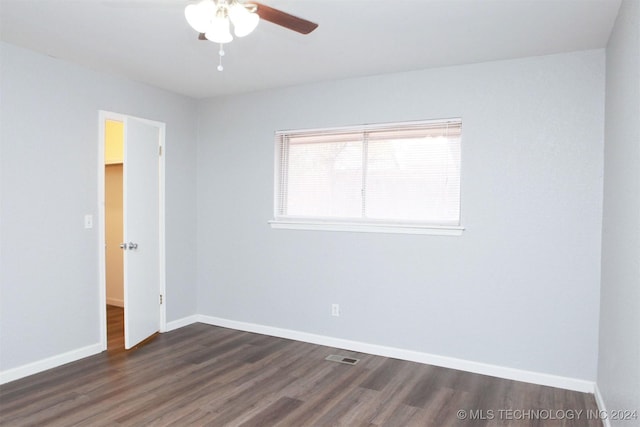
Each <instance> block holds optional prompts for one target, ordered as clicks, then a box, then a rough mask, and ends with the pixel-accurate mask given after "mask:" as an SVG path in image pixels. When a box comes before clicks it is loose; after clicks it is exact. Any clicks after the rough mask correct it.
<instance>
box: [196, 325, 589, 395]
mask: <svg viewBox="0 0 640 427" xmlns="http://www.w3.org/2000/svg"><path fill="white" fill-rule="evenodd" d="M197 318H198V321H199V322H202V323H207V324H209V325H215V326H221V327H224V328H231V329H238V330H241V331H246V332H255V333H258V334H264V335H271V336H275V337H280V338H288V339H292V340H296V341H303V342H308V343H312V344H319V345H324V346H327V347H335V348H342V349H345V350H350V351H357V352H360V353H368V354H374V355H377V356H384V357H392V358H395V359H402V360H408V361H411V362H418V363H425V364H429V365H435V366H441V367H444V368H451V369H458V370H461V371H466V372H473V373H476V374H482V375H490V376H492V377H498V378H504V379H509V380H515V381H523V382H527V383H533V384H539V385H545V386H550V387H557V388H563V389H567V390H574V391H580V392H583V393H594V386H595V383H594V382H592V381H586V380H581V379H577V378H569V377H561V376H557V375H550V374H544V373H540V372H532V371H525V370H521V369H514V368H507V367H504V366H498V365H490V364H486V363H480V362H473V361H470V360H464V359H457V358H454V357H448V356H439V355H435V354H429V353H422V352H418V351H412V350H404V349H401V348H395V347H387V346H382V345H377V344H369V343H364V342H359V341H351V340H345V339H341V338H333V337H327V336H323V335H316V334H311V333H307V332H300V331H294V330H290V329H282V328H275V327H271V326H265V325H259V324H254V323H246V322H239V321H236V320H229V319H222V318H219V317H212V316H204V315H198V316H197Z"/></svg>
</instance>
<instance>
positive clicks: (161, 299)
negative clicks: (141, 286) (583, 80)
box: [160, 294, 162, 305]
mask: <svg viewBox="0 0 640 427" xmlns="http://www.w3.org/2000/svg"><path fill="white" fill-rule="evenodd" d="M160 305H162V294H160Z"/></svg>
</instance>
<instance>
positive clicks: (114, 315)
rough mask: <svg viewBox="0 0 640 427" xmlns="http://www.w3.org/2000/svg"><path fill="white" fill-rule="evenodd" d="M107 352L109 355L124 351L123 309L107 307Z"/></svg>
mask: <svg viewBox="0 0 640 427" xmlns="http://www.w3.org/2000/svg"><path fill="white" fill-rule="evenodd" d="M107 350H108V351H109V353H118V352H123V351H124V308H122V307H116V306H114V305H108V306H107Z"/></svg>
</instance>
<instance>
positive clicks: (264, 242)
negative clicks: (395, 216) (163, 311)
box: [197, 50, 605, 381]
mask: <svg viewBox="0 0 640 427" xmlns="http://www.w3.org/2000/svg"><path fill="white" fill-rule="evenodd" d="M604 65H605V61H604V51H602V50H597V51H587V52H579V53H573V54H566V55H557V56H547V57H536V58H528V59H522V60H514V61H504V62H492V63H484V64H477V65H467V66H460V67H451V68H441V69H431V70H425V71H417V72H409V73H403V74H394V75H386V76H377V77H369V78H360V79H352V80H344V81H333V82H326V83H319V84H313V85H306V86H300V87H292V88H286V89H280V90H273V91H265V92H260V93H254V94H247V95H240V96H233V97H224V98H217V99H210V100H206V101H202V102H201V104H200V111H199V126H198V129H199V137H198V251H197V253H198V313H200V314H203V315H208V316H216V317H221V318H226V319H230V320H238V321H244V322H252V323H257V324H261V325H267V326H273V327H280V328H288V329H292V330H297V331H304V332H309V333H315V334H320V335H325V336H330V337H336V338H344V339H348V340H356V341H362V342H368V343H372V344H379V345H386V346H392V347H398V348H401V349H407V350H415V351H419V352H426V353H432V354H437V355H442V356H450V357H456V358H461V359H466V360H471V361H477V362H484V363H489V364H495V365H500V366H505V367H511V368H517V369H525V370H531V371H536V372H544V373H549V374H555V375H560V376H566V377H572V378H579V379H585V380H590V381H593V380H595V379H596V366H597V349H598V341H597V340H598V310H599V283H600V250H601V233H600V230H601V219H602V167H603V134H604V120H603V117H604V71H605V70H604ZM446 117H462V119H463V140H462V141H463V142H462V144H463V160H462V224H463V225H464V226H465V227H466V231H465V232H464V235H463V236H462V237H442V236H416V235H391V234H366V233H347V232H320V231H293V230H272V229H270V227H269V226H268V225H267V221H268V220H269V219H271V217H272V209H273V133H274V131H276V130H281V129H296V128H317V127H328V126H341V125H349V124H361V123H377V122H390V121H404V120H419V119H433V118H446ZM331 303H339V304H340V305H341V310H342V313H341V317H339V318H335V317H331V316H330V305H331Z"/></svg>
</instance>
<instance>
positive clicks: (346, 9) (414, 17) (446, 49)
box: [0, 0, 620, 98]
mask: <svg viewBox="0 0 640 427" xmlns="http://www.w3.org/2000/svg"><path fill="white" fill-rule="evenodd" d="M262 2H263V3H265V4H268V5H270V6H272V7H276V8H279V9H282V10H284V11H286V12H288V13H291V14H293V15H296V16H300V17H302V18H305V19H308V20H310V21H314V22H317V23H318V24H319V27H318V29H317V30H316V31H314V32H313V33H311V34H309V35H306V36H305V35H301V34H298V33H295V32H292V31H289V30H285V29H283V28H281V27H278V26H276V25H273V24H271V23H269V22H261V23H260V24H259V25H258V28H257V29H256V31H254V32H253V33H252V34H250V35H249V36H247V37H245V38H242V39H238V38H236V39H235V40H234V41H233V42H231V43H230V44H228V45H226V46H225V50H226V55H225V57H224V60H223V61H224V67H225V69H224V71H223V72H218V71H217V70H216V67H217V65H218V53H217V52H218V46H217V45H215V44H213V43H211V42H208V41H198V40H197V34H196V32H195V31H193V30H192V29H191V28H190V27H189V25H188V24H187V22H186V20H185V18H184V7H185V5H186V4H188V2H187V0H0V36H1V38H2V40H3V41H6V42H8V43H12V44H16V45H19V46H22V47H25V48H28V49H32V50H35V51H38V52H42V53H45V54H47V55H50V56H53V57H57V58H61V59H64V60H68V61H71V62H75V63H78V64H82V65H84V66H87V67H90V68H93V69H98V70H102V71H106V72H109V73H112V74H116V75H120V76H124V77H127V78H130V79H133V80H137V81H141V82H146V83H148V84H151V85H154V86H158V87H161V88H164V89H167V90H170V91H173V92H177V93H181V94H185V95H189V96H192V97H197V98H203V97H210V96H216V95H221V94H230V93H239V92H249V91H254V90H260V89H267V88H273V87H282V86H291V85H296V84H301V83H309V82H314V81H322V80H333V79H342V78H348V77H355V76H365V75H375V74H384V73H391V72H399V71H408V70H416V69H422V68H430V67H439V66H446V65H456V64H466V63H476V62H484V61H493V60H500V59H511V58H519V57H526V56H536V55H547V54H554V53H561V52H570V51H576V50H584V49H593V48H602V47H604V46H605V45H606V43H607V39H608V37H609V34H610V32H611V28H612V26H613V23H614V20H615V17H616V14H617V11H618V8H619V6H620V0H262Z"/></svg>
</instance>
